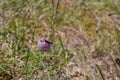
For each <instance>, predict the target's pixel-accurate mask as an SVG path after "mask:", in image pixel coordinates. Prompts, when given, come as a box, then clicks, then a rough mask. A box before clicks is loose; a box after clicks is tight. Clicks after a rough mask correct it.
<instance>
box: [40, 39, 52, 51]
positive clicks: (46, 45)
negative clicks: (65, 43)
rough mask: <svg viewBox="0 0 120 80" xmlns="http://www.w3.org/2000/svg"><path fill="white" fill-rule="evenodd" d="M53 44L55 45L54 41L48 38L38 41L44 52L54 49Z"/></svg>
mask: <svg viewBox="0 0 120 80" xmlns="http://www.w3.org/2000/svg"><path fill="white" fill-rule="evenodd" d="M52 45H53V42H52V41H49V40H46V39H43V40H40V41H39V43H38V47H39V48H41V50H42V51H43V52H48V51H50V50H52V49H53V46H52Z"/></svg>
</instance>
